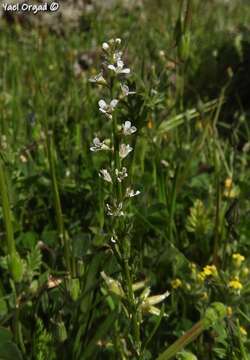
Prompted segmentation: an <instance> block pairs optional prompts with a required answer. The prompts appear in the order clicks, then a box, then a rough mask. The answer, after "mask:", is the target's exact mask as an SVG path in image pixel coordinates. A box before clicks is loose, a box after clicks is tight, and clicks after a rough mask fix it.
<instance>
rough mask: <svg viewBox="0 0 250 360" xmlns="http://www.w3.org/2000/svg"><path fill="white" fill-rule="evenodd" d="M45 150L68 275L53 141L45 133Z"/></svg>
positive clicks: (66, 242)
mask: <svg viewBox="0 0 250 360" xmlns="http://www.w3.org/2000/svg"><path fill="white" fill-rule="evenodd" d="M47 150H48V159H49V168H50V176H51V181H52V191H53V197H54V204H55V211H56V221H57V229H58V233H59V238H60V241H61V244H62V246H63V250H64V261H65V264H66V268H67V270H68V272H69V273H71V264H70V246H69V241H68V238H67V235H66V233H65V228H64V221H63V213H62V206H61V199H60V193H59V188H58V183H57V178H56V169H55V160H54V148H53V140H52V136H51V134H48V133H47Z"/></svg>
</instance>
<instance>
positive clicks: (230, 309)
mask: <svg viewBox="0 0 250 360" xmlns="http://www.w3.org/2000/svg"><path fill="white" fill-rule="evenodd" d="M232 315H233V309H232V308H231V306H228V307H227V316H228V317H231V316H232Z"/></svg>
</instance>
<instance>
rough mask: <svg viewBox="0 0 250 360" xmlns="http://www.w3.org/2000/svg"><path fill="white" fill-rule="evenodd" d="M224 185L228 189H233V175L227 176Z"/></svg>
mask: <svg viewBox="0 0 250 360" xmlns="http://www.w3.org/2000/svg"><path fill="white" fill-rule="evenodd" d="M224 186H225V188H226V189H227V190H231V189H232V186H233V179H232V178H231V177H228V178H226V180H225V182H224Z"/></svg>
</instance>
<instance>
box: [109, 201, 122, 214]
mask: <svg viewBox="0 0 250 360" xmlns="http://www.w3.org/2000/svg"><path fill="white" fill-rule="evenodd" d="M106 208H107V214H108V215H109V216H124V212H123V210H122V203H119V204H118V205H117V206H116V205H114V206H111V205H109V204H106Z"/></svg>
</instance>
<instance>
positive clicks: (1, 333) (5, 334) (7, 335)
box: [0, 326, 12, 344]
mask: <svg viewBox="0 0 250 360" xmlns="http://www.w3.org/2000/svg"><path fill="white" fill-rule="evenodd" d="M11 340H12V334H11V332H10V330H8V329H6V328H4V327H2V326H0V344H2V343H3V342H10V341H11Z"/></svg>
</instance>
